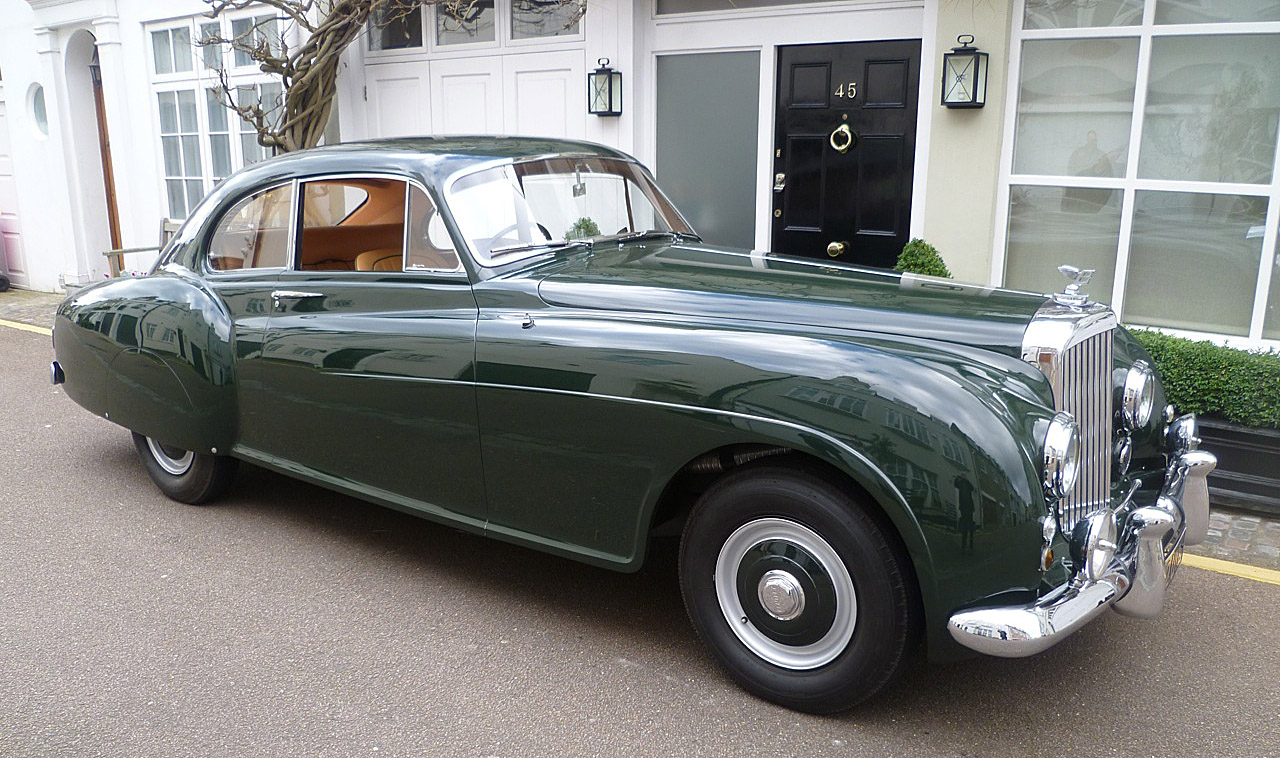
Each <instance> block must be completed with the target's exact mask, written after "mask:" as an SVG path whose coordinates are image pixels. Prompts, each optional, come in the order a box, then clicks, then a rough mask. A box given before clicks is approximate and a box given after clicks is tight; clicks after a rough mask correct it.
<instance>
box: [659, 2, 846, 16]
mask: <svg viewBox="0 0 1280 758" xmlns="http://www.w3.org/2000/svg"><path fill="white" fill-rule="evenodd" d="M817 2H823V0H657V3H656V5H657V11H658V15H659V16H668V15H672V14H675V13H699V12H701V11H733V10H743V9H745V8H769V7H772V6H777V5H803V4H805V3H817Z"/></svg>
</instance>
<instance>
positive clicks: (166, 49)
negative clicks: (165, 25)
mask: <svg viewBox="0 0 1280 758" xmlns="http://www.w3.org/2000/svg"><path fill="white" fill-rule="evenodd" d="M151 60H152V61H153V65H154V66H155V72H156V73H157V74H172V73H175V72H182V71H190V70H191V68H192V66H191V29H190V27H187V26H179V27H176V28H173V29H160V30H158V31H154V32H152V33H151Z"/></svg>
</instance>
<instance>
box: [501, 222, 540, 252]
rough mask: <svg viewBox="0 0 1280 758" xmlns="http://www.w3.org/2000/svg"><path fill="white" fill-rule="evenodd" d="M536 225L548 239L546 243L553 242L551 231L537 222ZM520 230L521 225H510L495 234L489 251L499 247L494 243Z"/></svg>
mask: <svg viewBox="0 0 1280 758" xmlns="http://www.w3.org/2000/svg"><path fill="white" fill-rule="evenodd" d="M534 224H535V225H536V226H537V227H538V231H540V232H542V234H543V236H545V237H546V241H547V242H550V241H551V231H550V230H549V229H547V227H545V226H543V225H542V224H539V223H537V222H536V221H535V222H534ZM519 229H520V224H510V225H508V226H506V227H504V228H503V229H502V230H500V231H499V232H498V233H497V234H494V235H493V236H492V237H490V238H489V245H488V247H489V250H493V248H494V247H498V246H497V245H495V244H494V243H496V242H497V241H498V240H500V239H502V238H503V237H505V236H506V235H507V234H510V233H511V232H514V231H518V230H519ZM513 241H514V242H517V243H519V242H520V240H518V239H517V240H513Z"/></svg>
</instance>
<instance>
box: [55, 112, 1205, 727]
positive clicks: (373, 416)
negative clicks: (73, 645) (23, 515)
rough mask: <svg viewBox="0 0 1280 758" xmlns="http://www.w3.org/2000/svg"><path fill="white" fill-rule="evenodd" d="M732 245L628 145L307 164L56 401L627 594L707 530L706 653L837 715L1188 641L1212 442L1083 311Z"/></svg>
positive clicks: (109, 306)
mask: <svg viewBox="0 0 1280 758" xmlns="http://www.w3.org/2000/svg"><path fill="white" fill-rule="evenodd" d="M1064 271H1065V272H1066V273H1068V274H1069V275H1071V276H1072V277H1074V279H1075V282H1074V283H1072V284H1070V285H1069V286H1067V287H1066V288H1065V291H1063V292H1061V293H1057V294H1054V295H1050V296H1045V295H1033V294H1028V293H1020V292H1013V291H1007V290H1001V289H995V288H981V287H974V286H968V285H960V284H956V283H954V282H950V281H947V280H940V279H933V278H929V277H919V276H913V275H898V274H893V273H888V272H884V271H874V270H865V269H858V268H854V267H850V266H845V265H841V264H838V263H827V262H824V261H813V260H806V259H800V258H789V257H786V256H778V255H773V254H763V253H759V252H747V251H739V250H730V249H724V248H719V247H713V246H709V245H705V244H703V243H702V242H701V240H700V239H699V237H698V236H697V235H696V234H695V233H694V231H693V230H692V229H691V228H690V227H689V225H688V224H687V223H686V222H685V220H684V219H683V218H682V217H681V215H680V213H679V212H678V211H677V210H676V208H675V207H674V206H673V205H672V204H671V202H669V201H668V200H667V198H666V197H665V196H664V195H663V193H662V192H661V191H660V190H659V189H658V187H657V186H656V185H655V183H654V181H653V179H652V178H651V176H650V174H649V172H648V171H646V170H645V169H644V168H643V167H642V166H640V165H639V164H638V163H637V162H636V161H635V160H633V159H632V158H630V157H628V156H627V155H624V154H622V153H619V152H617V151H615V150H612V149H609V148H606V147H601V146H599V145H593V144H587V143H580V142H568V141H551V140H535V139H520V138H460V137H458V138H420V139H397V140H384V141H375V142H366V143H357V144H346V145H337V146H332V147H327V148H319V149H315V150H308V151H303V152H298V153H293V154H289V155H287V156H282V157H279V158H275V159H272V160H268V161H265V162H262V163H259V164H256V165H253V166H250V167H248V168H246V169H244V170H243V171H241V172H239V173H237V174H236V175H234V176H232V177H231V178H229V179H227V180H226V181H224V182H223V183H222V184H221V185H219V186H218V187H217V188H216V189H215V190H214V191H213V192H211V193H210V194H209V196H208V197H206V198H205V199H204V201H203V202H202V203H201V204H200V205H199V207H198V208H197V209H196V210H195V211H193V212H192V214H191V216H190V218H189V219H188V220H187V222H186V224H185V226H183V228H182V230H181V231H180V232H179V233H178V234H177V236H176V237H175V238H174V239H173V241H172V242H171V243H170V244H169V245H168V246H167V247H166V249H165V250H164V251H163V253H162V254H161V257H160V260H159V262H158V263H157V264H156V266H155V268H154V270H153V271H152V272H151V274H150V275H149V276H146V277H140V278H134V279H122V280H112V281H104V282H102V283H99V284H97V285H95V286H92V287H87V288H85V289H83V290H81V291H79V292H77V293H75V294H74V295H72V296H71V297H69V298H68V299H67V300H66V302H64V303H63V304H62V306H61V307H60V308H59V310H58V315H57V322H56V326H55V329H54V349H55V358H56V360H55V362H54V364H53V366H52V373H53V381H54V382H55V383H59V384H62V385H63V386H64V387H65V391H66V393H67V395H68V396H69V397H70V398H71V399H72V400H74V401H75V402H77V403H79V404H80V405H82V406H84V407H85V408H87V409H88V410H90V411H92V412H93V413H96V414H98V415H100V416H102V417H104V418H107V419H109V420H111V421H113V422H115V423H117V424H119V425H121V426H123V427H125V428H126V429H129V430H130V431H131V432H132V433H133V439H134V441H135V443H136V446H137V449H138V453H139V455H140V456H141V459H142V462H143V464H144V466H145V468H146V470H147V472H148V474H149V475H150V477H151V478H152V479H153V480H154V481H155V483H156V485H157V486H158V487H159V488H160V489H161V490H162V491H163V492H164V493H165V494H166V495H168V496H169V497H171V498H173V499H175V500H178V501H181V502H186V503H193V504H194V503H205V502H208V501H211V500H213V499H214V498H216V497H217V496H218V495H219V494H220V493H222V492H224V491H225V490H226V488H227V487H228V486H230V485H231V482H232V476H233V473H234V471H235V468H236V465H237V463H238V462H239V461H246V462H249V463H252V464H255V465H259V466H264V467H267V468H270V469H274V470H276V471H278V472H282V473H284V474H287V475H289V476H293V477H297V478H299V479H303V480H306V481H309V482H313V483H316V484H319V485H321V486H324V487H328V488H331V489H333V490H337V491H340V492H344V493H348V494H350V495H353V496H355V497H358V498H363V499H365V500H369V501H372V502H375V503H380V504H383V505H386V506H389V507H392V508H398V509H401V510H403V511H407V512H410V513H413V514H417V515H420V516H423V517H426V518H429V519H433V520H436V521H440V522H444V523H447V524H451V525H453V526H457V527H460V528H462V529H467V530H471V531H474V532H477V533H481V534H485V535H489V536H492V537H496V538H498V539H502V540H507V541H511V542H516V543H520V544H524V545H528V546H530V547H533V548H536V549H539V550H545V551H549V552H552V553H556V554H559V555H563V556H568V557H571V558H575V559H578V560H581V561H586V562H588V563H591V564H595V565H597V566H603V567H607V568H611V569H616V570H620V571H632V570H635V569H636V568H637V567H639V565H640V564H641V562H642V561H643V560H644V558H645V555H646V550H647V547H648V546H649V544H650V541H651V538H652V537H653V536H654V535H655V534H663V533H667V534H679V535H682V536H681V547H680V558H679V564H680V566H679V568H680V584H681V588H682V592H683V595H684V600H685V604H686V606H687V608H688V612H689V616H690V618H691V620H692V622H693V626H694V628H695V629H696V630H697V633H698V634H699V635H700V636H701V638H702V639H703V641H704V642H705V643H706V645H707V647H708V648H709V649H710V651H711V653H712V654H713V655H714V656H715V658H716V659H717V660H718V661H719V662H720V663H721V664H722V666H723V667H724V669H725V670H726V671H727V672H728V673H729V675H730V676H732V677H733V678H734V679H735V680H736V681H737V682H739V683H740V684H741V685H742V686H744V687H745V688H746V689H748V690H749V691H751V692H753V693H755V694H757V695H759V696H761V697H763V698H767V699H769V700H772V701H775V702H777V703H781V704H784V705H786V706H789V707H792V708H796V709H799V710H803V711H811V712H830V711H835V710H840V709H845V708H848V707H850V706H852V705H854V704H856V703H858V702H860V701H862V700H865V699H867V698H870V697H872V696H874V695H875V694H877V693H878V692H880V691H882V690H883V689H884V688H885V687H886V686H887V685H888V684H889V683H891V682H892V681H893V680H894V678H895V675H896V674H897V673H898V672H899V671H900V670H901V669H902V668H903V665H904V662H905V661H906V660H908V659H909V658H910V657H911V656H912V655H914V654H915V653H916V652H917V651H919V650H922V649H923V650H924V651H927V653H928V655H929V656H930V657H932V658H934V659H946V658H951V657H957V656H959V655H960V654H963V653H966V652H967V651H978V652H980V653H986V654H990V655H997V656H1013V657H1016V656H1026V655H1031V654H1034V653H1037V652H1039V651H1042V650H1044V649H1046V648H1048V647H1050V646H1051V645H1054V644H1055V643H1057V642H1059V641H1060V640H1062V639H1063V638H1064V637H1065V636H1067V635H1069V634H1071V633H1072V632H1074V631H1075V630H1077V629H1079V628H1080V627H1081V626H1082V625H1084V624H1085V623H1086V622H1088V621H1089V620H1090V619H1092V618H1094V617H1096V616H1098V615H1099V614H1101V613H1104V612H1105V611H1106V610H1107V609H1108V608H1112V609H1114V610H1116V611H1119V612H1120V613H1123V614H1126V615H1130V616H1138V617H1150V616H1153V615H1155V614H1157V613H1158V612H1159V611H1160V609H1161V606H1162V604H1163V602H1164V596H1165V588H1166V585H1167V583H1168V581H1169V580H1170V579H1171V577H1172V574H1173V571H1174V569H1175V568H1176V567H1177V564H1178V561H1179V559H1180V557H1181V551H1182V548H1183V546H1184V545H1190V544H1194V543H1196V542H1199V541H1200V540H1201V539H1202V538H1203V537H1204V536H1205V531H1206V529H1207V526H1208V491H1207V487H1206V483H1205V476H1206V475H1207V474H1208V473H1209V471H1210V470H1212V469H1213V467H1214V465H1215V460H1214V457H1213V456H1212V455H1211V454H1209V453H1207V452H1205V451H1202V450H1198V449H1197V446H1198V443H1199V440H1198V439H1197V437H1196V421H1195V418H1194V417H1192V416H1189V415H1188V416H1181V417H1178V416H1176V415H1175V412H1174V409H1173V408H1172V407H1168V406H1165V399H1164V393H1163V391H1162V389H1161V387H1160V384H1159V381H1158V379H1157V377H1156V376H1155V373H1154V371H1153V370H1152V368H1151V366H1150V362H1149V357H1148V356H1147V355H1146V353H1145V352H1144V351H1143V349H1142V348H1141V347H1140V346H1139V345H1138V343H1137V342H1135V341H1134V339H1133V338H1132V337H1131V336H1130V335H1129V334H1128V333H1127V332H1126V331H1125V330H1124V329H1123V328H1121V327H1120V326H1119V325H1118V324H1117V322H1116V318H1115V316H1114V314H1113V313H1112V312H1111V311H1110V310H1109V309H1108V308H1107V307H1105V306H1103V305H1100V304H1097V303H1093V302H1089V301H1088V299H1087V298H1086V296H1084V295H1083V294H1082V293H1081V292H1080V289H1081V284H1082V283H1083V282H1084V280H1085V278H1086V277H1087V272H1077V271H1075V270H1073V269H1070V268H1067V267H1064Z"/></svg>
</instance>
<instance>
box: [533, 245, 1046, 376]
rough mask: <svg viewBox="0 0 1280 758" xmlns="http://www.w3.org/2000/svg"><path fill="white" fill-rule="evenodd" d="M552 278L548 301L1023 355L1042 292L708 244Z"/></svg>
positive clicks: (604, 261) (629, 251)
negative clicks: (867, 334)
mask: <svg viewBox="0 0 1280 758" xmlns="http://www.w3.org/2000/svg"><path fill="white" fill-rule="evenodd" d="M565 263H566V265H564V266H563V267H562V268H558V269H557V270H555V271H554V272H553V273H551V274H550V275H548V276H546V277H545V278H544V279H543V280H542V281H541V283H540V285H539V294H540V295H541V297H542V299H543V300H544V301H545V302H546V303H547V304H549V305H553V306H562V307H569V308H592V309H605V310H619V311H633V312H636V311H639V312H649V313H663V314H672V315H687V316H696V317H712V318H732V319H743V320H751V321H761V322H770V323H779V324H792V325H803V326H815V327H826V328H838V329H850V330H865V331H868V332H875V333H877V334H882V335H883V334H896V335H902V336H911V337H921V338H926V339H932V340H941V341H945V342H952V343H957V344H963V345H969V346H973V347H980V348H985V349H989V350H996V351H998V352H1001V353H1005V354H1007V355H1011V356H1014V357H1020V355H1021V345H1022V334H1023V332H1024V331H1025V329H1026V327H1027V324H1028V322H1029V321H1030V320H1031V317H1032V315H1033V314H1034V313H1035V311H1036V309H1038V308H1039V307H1040V306H1041V305H1043V304H1044V302H1045V297H1044V296H1043V295H1032V294H1028V293H1024V292H1014V291H1011V290H1004V289H999V288H995V287H980V286H976V285H971V284H962V283H959V282H952V281H949V280H945V279H935V278H932V277H920V276H915V275H911V274H907V275H900V274H897V273H893V272H886V271H878V270H872V269H862V268H856V267H853V266H845V265H841V264H835V263H832V264H827V263H824V262H821V261H811V260H807V259H801V258H791V257H786V256H774V255H762V254H754V255H753V254H750V253H747V252H745V251H738V250H731V249H727V248H716V247H709V246H703V245H687V244H684V245H681V244H672V245H669V244H660V243H653V242H645V243H631V244H627V245H620V246H618V247H603V246H602V245H599V244H598V245H597V246H596V249H595V250H593V251H591V252H590V253H587V254H584V255H582V256H581V257H577V258H575V259H572V260H571V261H566V262H565Z"/></svg>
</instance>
